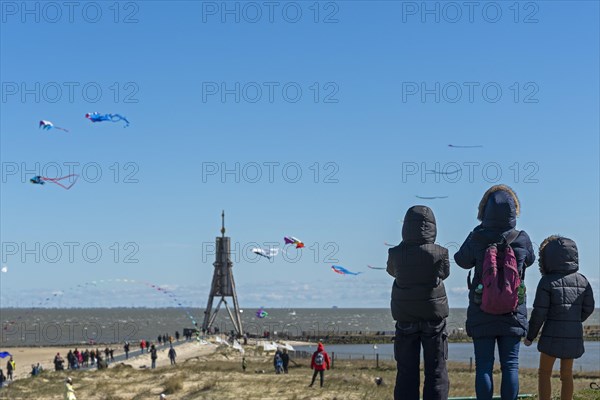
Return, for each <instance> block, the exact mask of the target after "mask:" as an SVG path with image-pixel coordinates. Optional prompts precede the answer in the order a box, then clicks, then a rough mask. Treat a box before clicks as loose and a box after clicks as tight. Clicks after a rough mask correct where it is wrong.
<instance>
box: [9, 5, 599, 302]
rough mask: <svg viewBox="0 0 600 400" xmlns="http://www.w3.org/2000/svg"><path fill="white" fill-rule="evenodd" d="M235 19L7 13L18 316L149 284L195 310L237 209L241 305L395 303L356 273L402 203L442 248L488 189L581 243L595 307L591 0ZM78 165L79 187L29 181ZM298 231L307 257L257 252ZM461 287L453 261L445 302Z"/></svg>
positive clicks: (201, 9)
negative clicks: (91, 284) (429, 221)
mask: <svg viewBox="0 0 600 400" xmlns="http://www.w3.org/2000/svg"><path fill="white" fill-rule="evenodd" d="M48 4H51V5H48ZM224 4H225V3H223V2H200V1H198V2H193V1H181V2H177V1H169V2H166V1H138V2H120V3H118V7H117V6H115V2H78V3H76V4H75V5H74V6H73V8H72V9H69V8H68V7H67V6H65V5H63V3H61V2H56V3H55V2H50V3H42V2H5V1H2V2H1V12H2V16H1V18H2V20H1V28H0V29H1V34H0V46H1V49H0V54H1V57H0V69H1V70H0V75H1V76H0V80H1V82H2V93H1V97H2V98H1V99H0V106H1V110H0V113H1V114H0V131H1V146H0V156H1V162H2V177H1V179H2V180H1V185H2V190H1V193H0V199H1V207H0V216H1V226H0V234H1V241H2V252H3V254H2V261H3V264H5V265H6V266H7V267H8V272H7V273H2V274H0V279H1V281H0V283H1V284H2V295H1V299H2V304H3V305H4V306H14V305H17V304H20V305H21V306H23V305H29V303H31V302H34V301H35V300H36V299H41V298H43V297H44V296H45V294H47V293H51V292H53V291H57V290H62V291H64V292H65V293H67V292H68V291H69V288H72V287H75V286H76V285H78V284H81V283H83V282H88V281H92V280H98V279H115V278H136V277H138V278H139V277H143V278H144V279H146V280H147V281H149V282H153V283H156V284H159V285H168V287H170V288H172V289H173V290H174V291H175V292H177V293H179V294H180V297H181V298H182V299H183V300H184V302H185V303H186V304H190V305H197V306H204V305H205V303H206V298H207V295H208V287H209V285H210V280H211V279H212V272H213V267H212V262H213V259H214V256H213V255H212V253H211V251H210V246H211V245H212V243H213V242H214V237H215V236H217V235H218V234H219V228H220V212H221V210H222V209H225V210H226V213H227V233H228V235H230V236H231V237H232V241H233V242H235V243H237V246H238V249H239V252H242V250H244V249H245V253H244V254H239V253H238V254H237V255H234V262H235V269H234V271H235V279H236V282H237V285H238V289H239V293H238V295H239V298H240V302H241V304H242V306H244V307H255V306H267V307H276V306H282V307H289V306H294V307H331V306H332V305H338V306H341V307H344V306H346V307H388V305H389V296H390V288H391V283H392V282H391V278H390V277H389V276H388V275H387V274H386V273H385V272H383V271H375V270H369V269H368V268H367V267H366V265H367V264H371V265H376V266H384V264H385V261H386V258H387V248H386V247H385V246H384V245H383V242H384V241H387V242H399V241H400V239H401V237H400V232H401V222H400V221H401V219H402V218H403V216H404V213H405V211H406V209H407V208H408V207H410V206H412V205H415V204H425V205H428V206H430V207H432V208H433V210H434V212H435V214H436V217H437V221H438V240H437V242H438V243H439V244H441V245H446V246H447V247H450V248H451V253H452V252H453V250H455V249H456V246H457V245H460V243H462V241H463V240H464V239H465V237H466V236H467V234H468V233H469V231H470V230H471V229H472V228H473V227H474V226H475V225H477V223H478V222H477V220H476V215H477V209H476V207H477V205H478V203H479V200H480V198H481V196H482V194H483V193H484V192H485V190H486V189H487V188H488V187H489V186H491V185H493V184H494V183H504V184H508V185H510V186H512V187H513V188H514V189H515V190H516V192H517V193H518V195H519V197H520V200H521V204H522V216H521V217H520V218H519V222H518V224H519V225H518V227H519V228H520V229H524V230H526V231H527V232H528V233H529V235H530V236H531V238H532V241H533V242H534V243H535V244H539V243H541V241H542V240H543V239H544V238H545V237H547V236H549V235H551V234H555V233H560V234H562V235H565V236H569V237H571V238H573V239H574V240H575V241H576V242H577V244H578V246H579V251H580V260H581V272H583V273H584V274H585V275H586V276H587V277H588V278H590V280H591V281H592V282H593V284H594V287H595V290H596V295H597V296H598V294H599V290H598V289H599V286H600V280H599V278H600V270H599V265H600V264H599V262H600V258H599V247H598V243H599V242H600V238H599V229H598V227H599V226H600V221H599V202H600V198H599V195H600V194H599V183H598V182H599V180H600V176H599V135H598V132H599V120H598V108H599V84H600V82H599V79H598V70H599V68H600V65H599V54H598V49H599V43H598V37H599V27H598V14H599V7H598V4H597V3H596V2H591V1H583V2H566V1H543V2H521V3H519V5H518V7H515V6H514V4H513V2H506V3H505V2H480V3H477V5H476V6H474V7H475V8H474V9H472V10H469V9H468V8H465V6H460V4H461V3H452V5H451V6H448V3H438V2H428V3H427V7H429V8H428V10H433V11H432V12H433V13H427V10H425V9H424V8H423V7H424V6H423V5H422V4H423V3H422V2H379V1H372V2H366V1H343V2H320V3H318V4H317V6H315V4H314V2H281V3H279V5H277V6H276V7H275V6H274V7H275V8H273V9H272V10H270V9H269V6H267V5H265V4H264V3H263V2H253V3H240V2H227V3H226V4H227V5H226V7H228V9H227V10H229V11H230V13H227V12H226V11H227V10H225V9H224V8H223V7H225V6H224ZM457 5H458V7H459V8H456V6H457ZM453 7H454V8H453ZM236 10H237V11H236ZM257 10H260V15H259V14H257ZM436 10H438V11H437V14H436ZM236 12H237V14H236ZM271 12H272V14H270V13H271ZM298 12H300V14H298ZM457 12H460V14H458V13H457ZM236 18H237V19H238V20H239V21H236ZM315 20H316V21H317V22H315ZM93 111H98V112H101V113H120V114H123V115H125V116H126V117H127V118H128V119H129V121H130V122H131V125H130V126H129V127H127V128H124V127H123V124H122V123H110V122H103V123H97V124H92V123H91V122H90V121H88V120H86V119H85V118H84V115H85V114H86V113H87V112H93ZM41 119H45V120H50V121H52V122H53V123H54V124H55V125H57V126H61V127H65V128H67V129H69V130H70V132H69V133H64V132H61V131H58V130H53V131H49V132H45V131H41V130H38V128H37V124H38V122H39V120H41ZM448 144H455V145H482V146H483V147H482V148H470V149H459V148H449V147H448ZM457 165H458V166H459V167H460V168H462V169H461V171H462V172H461V175H458V176H453V175H446V176H440V175H437V177H436V176H435V175H433V174H424V175H422V174H421V173H422V172H423V171H424V170H428V169H435V170H442V171H446V172H451V171H454V170H455V168H456V166H457ZM57 166H58V169H57ZM69 166H71V167H69ZM69 168H73V169H72V171H73V172H76V173H78V174H79V175H80V178H79V180H78V181H77V183H76V184H75V185H74V186H73V188H72V189H71V190H69V191H66V190H63V189H62V188H60V187H58V186H56V185H53V184H51V183H48V184H46V185H45V186H38V185H31V184H29V183H28V180H29V179H30V178H31V177H33V176H34V175H43V174H46V175H49V176H51V177H56V176H57V175H67V174H68V173H69V172H70V170H69ZM469 168H471V170H470V171H471V172H472V176H470V173H469ZM224 170H225V171H233V172H229V173H227V174H225V175H222V173H223V171H224ZM317 171H318V174H317ZM271 173H272V176H270V174H271ZM298 174H301V175H298ZM498 174H500V176H498V178H497V179H496V176H497V175H498ZM436 179H437V181H436ZM416 195H421V196H438V195H439V196H448V198H446V199H437V200H421V199H418V198H416V197H415V196H416ZM285 235H293V236H296V237H298V238H300V239H302V240H303V241H304V242H305V243H306V247H307V248H305V249H304V251H303V252H302V254H301V255H299V258H298V259H297V260H296V261H290V259H291V258H293V257H296V255H294V253H293V252H291V253H290V254H289V255H288V256H286V257H287V259H286V258H284V257H283V254H280V255H278V256H277V257H276V258H275V259H274V261H272V262H270V261H267V260H264V259H261V260H260V261H257V260H256V258H255V257H254V255H253V254H252V253H251V252H250V251H249V249H251V247H253V245H254V243H258V244H261V245H265V246H266V245H268V243H270V242H279V243H283V236H285ZM84 249H85V251H84ZM317 249H318V252H317ZM536 250H537V246H536ZM71 251H72V253H71ZM98 251H100V252H101V254H100V253H98ZM36 257H38V258H39V260H36ZM336 260H337V261H336ZM135 261H137V262H135ZM334 261H335V262H334ZM332 264H338V265H343V266H344V267H346V268H347V269H349V270H353V271H364V274H362V275H360V276H357V277H343V276H340V275H337V274H335V273H333V272H332V271H331V270H330V268H329V267H330V266H331V265H332ZM465 278H466V272H465V271H463V270H461V269H459V268H457V267H456V265H453V267H452V269H451V276H450V278H449V279H448V280H447V282H446V287H447V291H448V293H449V295H450V304H451V306H453V307H463V306H466V303H467V301H466V293H465V290H464V287H465V286H466V285H465ZM538 279H539V274H538V272H537V266H535V265H534V268H533V269H532V270H531V272H529V274H528V275H527V284H528V287H529V288H531V289H530V290H532V291H533V288H534V287H535V285H536V284H537V280H538ZM120 292H122V295H121V294H120ZM107 293H109V292H108V291H107ZM131 293H136V295H137V296H136V301H138V302H139V304H137V303H136V304H137V305H145V304H147V305H157V303H156V301H155V298H154V297H153V296H154V295H153V294H152V293H148V292H147V291H145V290H144V289H143V288H141V289H140V288H139V287H134V286H128V285H126V284H123V288H122V290H118V289H117V290H115V291H114V292H113V291H111V292H110V295H107V297H110V300H109V301H107V300H106V299H103V303H102V304H104V305H106V304H108V305H116V306H119V305H120V306H123V305H129V304H130V302H132V300H131V298H130V295H131ZM94 301H95V300H94V299H89V298H86V297H85V296H82V297H78V296H76V295H71V296H70V300H69V301H68V302H67V301H66V300H65V301H63V305H65V304H69V305H82V306H83V305H91V306H94V305H96V303H94ZM531 301H532V299H530V302H531ZM164 305H165V306H169V305H171V304H169V303H168V302H167V303H166V304H164Z"/></svg>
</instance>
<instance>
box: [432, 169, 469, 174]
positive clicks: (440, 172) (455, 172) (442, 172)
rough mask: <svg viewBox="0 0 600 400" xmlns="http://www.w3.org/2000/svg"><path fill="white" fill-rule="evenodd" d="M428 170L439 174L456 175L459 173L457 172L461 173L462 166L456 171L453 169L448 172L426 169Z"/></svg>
mask: <svg viewBox="0 0 600 400" xmlns="http://www.w3.org/2000/svg"><path fill="white" fill-rule="evenodd" d="M426 171H427V172H429V173H432V174H439V175H454V174H457V173H459V172H460V171H461V170H460V168H459V169H457V170H456V171H452V172H446V171H436V170H435V169H428V170H426Z"/></svg>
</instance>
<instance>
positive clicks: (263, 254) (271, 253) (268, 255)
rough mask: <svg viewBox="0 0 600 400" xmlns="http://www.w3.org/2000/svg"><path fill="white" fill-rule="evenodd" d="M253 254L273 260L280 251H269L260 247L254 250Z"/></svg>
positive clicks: (272, 249)
mask: <svg viewBox="0 0 600 400" xmlns="http://www.w3.org/2000/svg"><path fill="white" fill-rule="evenodd" d="M252 252H253V253H254V254H258V255H259V256H261V257H265V258H267V259H269V260H270V259H271V258H273V257H275V256H276V255H277V254H279V249H277V248H270V249H269V250H265V249H261V248H259V247H255V248H253V249H252Z"/></svg>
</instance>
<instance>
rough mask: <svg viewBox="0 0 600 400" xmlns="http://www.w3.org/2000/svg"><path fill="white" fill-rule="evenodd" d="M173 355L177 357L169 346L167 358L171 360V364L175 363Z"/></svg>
mask: <svg viewBox="0 0 600 400" xmlns="http://www.w3.org/2000/svg"><path fill="white" fill-rule="evenodd" d="M175 357H177V353H176V352H175V349H174V348H173V346H171V348H170V349H169V360H171V365H174V364H177V363H176V362H175Z"/></svg>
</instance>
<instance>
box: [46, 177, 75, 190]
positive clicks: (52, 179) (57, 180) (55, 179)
mask: <svg viewBox="0 0 600 400" xmlns="http://www.w3.org/2000/svg"><path fill="white" fill-rule="evenodd" d="M72 177H75V180H73V182H71V184H70V185H68V186H65V185H63V184H62V183H60V182H59V181H62V180H63V179H69V178H72ZM78 178H79V175H77V174H71V175H67V176H63V177H61V178H43V177H42V179H43V180H45V181H48V182H52V183H56V184H57V185H58V186H60V187H62V188H63V189H66V190H69V189H71V188H72V187H73V185H74V184H75V183H76V182H77V179H78Z"/></svg>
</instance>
